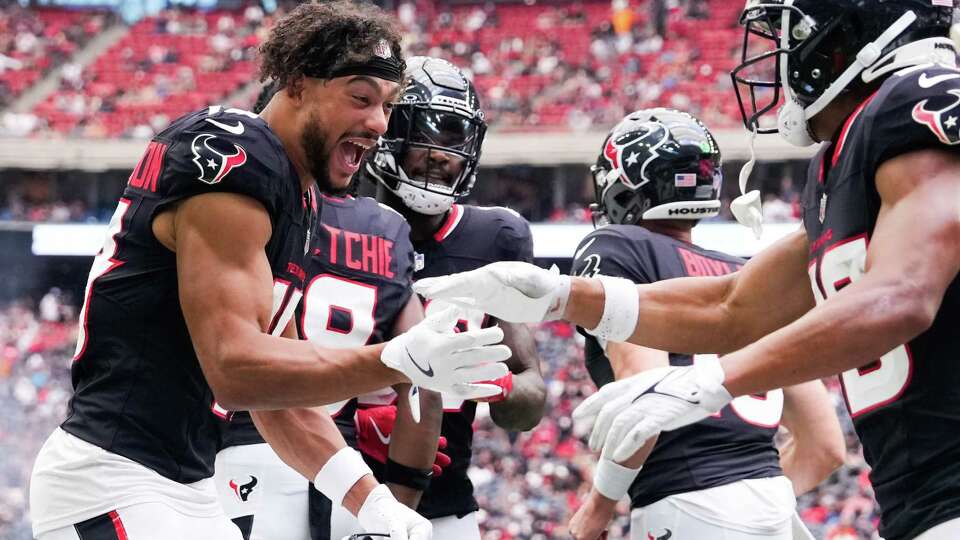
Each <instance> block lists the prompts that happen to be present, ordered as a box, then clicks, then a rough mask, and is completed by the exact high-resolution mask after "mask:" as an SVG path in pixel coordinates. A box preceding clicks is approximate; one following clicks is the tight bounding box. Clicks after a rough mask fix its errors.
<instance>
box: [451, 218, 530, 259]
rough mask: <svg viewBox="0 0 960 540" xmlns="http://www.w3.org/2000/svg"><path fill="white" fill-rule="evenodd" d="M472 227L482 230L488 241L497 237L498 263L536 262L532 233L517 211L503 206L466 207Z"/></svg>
mask: <svg viewBox="0 0 960 540" xmlns="http://www.w3.org/2000/svg"><path fill="white" fill-rule="evenodd" d="M462 208H463V209H464V212H468V213H469V215H470V219H469V220H468V223H469V226H470V227H471V228H474V227H475V228H476V229H477V230H479V231H482V232H483V233H484V235H485V236H487V238H494V239H495V240H494V242H495V246H496V251H497V254H496V260H499V261H524V262H532V261H533V232H532V231H531V230H530V224H529V223H527V220H526V219H524V218H523V216H521V215H520V214H519V213H517V211H516V210H512V209H510V208H506V207H503V206H467V205H462Z"/></svg>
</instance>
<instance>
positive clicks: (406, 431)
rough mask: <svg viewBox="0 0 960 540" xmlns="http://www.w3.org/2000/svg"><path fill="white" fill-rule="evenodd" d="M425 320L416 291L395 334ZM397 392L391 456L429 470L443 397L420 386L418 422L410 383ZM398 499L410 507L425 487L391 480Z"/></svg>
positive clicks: (434, 449)
mask: <svg viewBox="0 0 960 540" xmlns="http://www.w3.org/2000/svg"><path fill="white" fill-rule="evenodd" d="M421 320H423V304H422V303H421V302H420V299H419V298H418V297H417V296H416V295H413V296H411V298H410V300H409V301H408V302H407V304H406V306H404V308H403V311H401V312H400V315H399V316H398V317H397V320H396V321H395V323H394V331H393V334H394V335H399V334H402V333H403V332H405V331H407V329H409V328H410V327H412V326H413V325H414V324H416V323H418V322H420V321H421ZM394 390H395V391H396V393H397V396H398V398H397V422H396V424H395V425H394V428H393V433H392V434H391V437H390V449H389V451H388V457H389V458H390V460H391V461H393V462H395V463H399V464H400V465H403V466H406V467H410V468H411V469H419V470H429V469H431V468H432V467H433V463H434V461H435V459H436V453H437V440H438V439H439V438H440V421H441V420H442V419H443V400H442V399H441V397H440V394H438V393H436V392H430V391H429V390H422V389H421V390H420V391H419V392H418V393H417V395H418V396H419V397H418V399H419V400H420V421H419V422H415V421H414V420H413V415H412V414H411V410H410V385H409V384H397V385H394ZM387 485H388V486H389V487H390V491H392V492H393V494H394V496H396V498H397V500H398V501H400V502H402V503H403V504H405V505H407V506H409V507H410V508H414V509H415V508H416V507H417V505H418V504H419V502H420V496H421V495H422V494H423V491H422V490H419V489H414V488H412V487H409V486H405V485H402V484H398V483H396V482H389V481H388V482H387Z"/></svg>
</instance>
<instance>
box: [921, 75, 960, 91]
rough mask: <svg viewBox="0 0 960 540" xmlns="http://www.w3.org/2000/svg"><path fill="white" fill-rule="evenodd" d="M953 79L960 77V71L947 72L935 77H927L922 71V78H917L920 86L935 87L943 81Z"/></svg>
mask: <svg viewBox="0 0 960 540" xmlns="http://www.w3.org/2000/svg"><path fill="white" fill-rule="evenodd" d="M953 79H960V73H945V74H943V75H937V76H935V77H927V74H926V73H921V74H920V78H919V79H918V80H917V84H919V85H920V88H933V87H934V86H936V85H938V84H940V83H942V82H946V81H951V80H953Z"/></svg>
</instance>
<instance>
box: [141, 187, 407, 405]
mask: <svg viewBox="0 0 960 540" xmlns="http://www.w3.org/2000/svg"><path fill="white" fill-rule="evenodd" d="M171 212H174V214H175V215H173V216H172V219H170V220H165V221H160V222H155V227H154V229H155V234H156V235H157V237H158V238H159V239H161V241H162V242H163V243H164V244H166V245H167V246H168V247H170V248H171V249H173V250H175V251H176V253H177V275H178V279H179V285H180V303H181V305H182V306H183V312H184V317H185V318H186V321H187V326H188V328H189V329H190V336H191V339H192V340H193V344H194V347H195V349H196V351H197V356H198V357H199V359H200V364H201V367H202V368H203V372H204V375H205V376H206V378H207V380H208V381H209V383H210V386H211V388H212V389H213V391H214V394H215V395H216V396H217V399H218V401H219V402H220V404H221V405H223V406H224V407H226V408H228V409H245V410H253V409H267V408H280V407H311V406H319V405H323V404H326V403H332V402H334V401H337V400H340V399H346V398H349V397H352V396H353V395H355V394H357V393H359V392H366V391H372V390H375V389H376V388H378V387H382V386H383V383H387V384H393V383H397V382H403V381H404V377H403V375H401V374H400V373H399V372H397V371H394V370H392V369H390V368H388V367H386V366H385V365H383V364H382V363H381V362H380V361H379V354H380V351H381V350H382V349H383V346H382V345H374V346H369V347H362V348H358V349H341V350H332V349H331V350H323V349H320V348H318V347H317V346H315V345H313V344H311V343H309V342H306V341H298V340H292V339H278V338H276V337H273V336H270V335H268V334H266V333H265V331H266V330H267V328H268V326H269V324H270V321H269V318H270V312H271V306H272V298H271V295H270V291H271V290H272V288H273V287H272V282H273V279H272V277H271V272H270V266H269V264H268V263H267V259H266V256H265V254H264V246H265V245H266V243H267V240H268V239H269V238H270V234H271V225H270V220H269V217H268V216H267V213H266V211H265V210H264V209H263V208H262V207H261V206H260V205H259V204H258V203H257V202H256V201H254V200H253V199H250V198H248V197H244V196H240V195H233V194H226V193H218V194H205V195H199V196H196V197H191V198H190V199H187V200H186V201H184V202H183V203H181V204H180V205H179V206H178V207H177V208H176V209H175V210H172V211H171ZM225 223H244V224H246V226H245V227H243V228H240V227H224V224H225ZM165 224H169V229H167V230H164V229H166V227H165V226H164V225H165ZM227 336H229V338H230V339H225V337H227ZM331 381H338V383H337V384H331Z"/></svg>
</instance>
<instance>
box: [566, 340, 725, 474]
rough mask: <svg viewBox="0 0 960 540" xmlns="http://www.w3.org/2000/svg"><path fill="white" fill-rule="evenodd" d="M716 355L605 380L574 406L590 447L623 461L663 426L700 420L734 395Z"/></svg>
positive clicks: (673, 427) (580, 427) (666, 429)
mask: <svg viewBox="0 0 960 540" xmlns="http://www.w3.org/2000/svg"><path fill="white" fill-rule="evenodd" d="M723 380H724V373H723V368H722V367H721V366H720V361H719V360H718V359H717V358H711V357H707V358H704V359H703V360H700V361H698V362H697V363H696V364H694V365H692V366H686V367H668V368H659V369H652V370H649V371H644V372H641V373H638V374H636V375H634V376H632V377H628V378H626V379H622V380H619V381H615V382H612V383H610V384H607V385H605V386H604V387H603V388H601V389H600V390H599V391H597V393H596V394H593V395H592V396H590V397H588V398H587V399H586V400H584V402H583V403H581V404H580V406H578V407H577V408H576V409H575V410H574V411H573V419H574V421H575V422H576V424H577V429H578V431H580V432H581V433H585V432H587V431H590V449H591V450H594V451H597V450H601V449H602V450H603V456H604V457H606V458H609V459H612V460H614V461H617V462H623V461H626V460H627V459H629V458H630V457H631V456H633V454H635V453H636V452H637V451H638V450H639V449H640V447H641V446H643V443H644V442H646V440H647V439H649V438H650V437H652V436H654V435H656V434H658V433H660V432H661V431H669V430H672V429H677V428H679V427H683V426H686V425H689V424H693V423H695V422H699V421H700V420H703V419H704V418H706V417H707V416H710V415H711V414H714V413H716V412H717V411H719V410H720V409H722V408H723V407H724V406H725V405H726V404H727V403H730V401H731V400H732V399H733V397H732V396H731V395H730V393H729V392H727V389H726V388H724V387H723Z"/></svg>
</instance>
